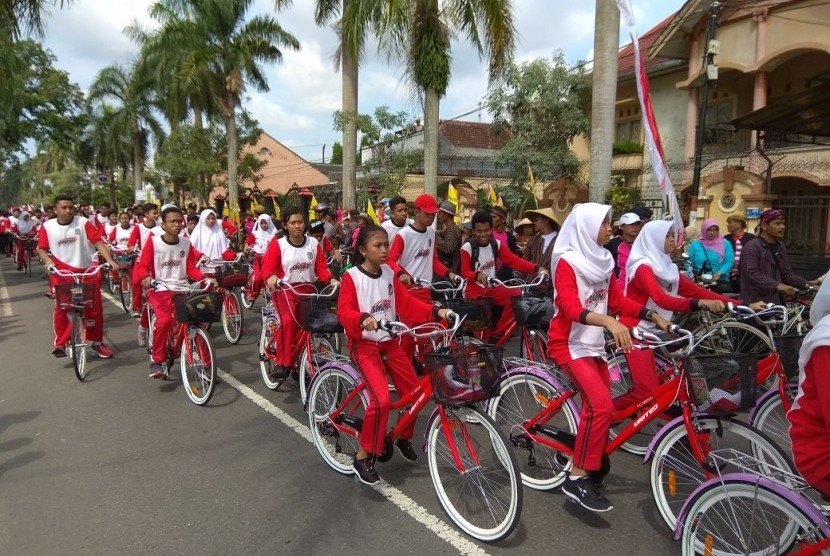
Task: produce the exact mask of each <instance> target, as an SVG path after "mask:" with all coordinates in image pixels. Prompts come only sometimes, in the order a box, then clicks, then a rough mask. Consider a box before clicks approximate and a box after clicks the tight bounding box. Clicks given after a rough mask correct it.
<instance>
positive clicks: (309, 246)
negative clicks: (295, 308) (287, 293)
mask: <svg viewBox="0 0 830 556" xmlns="http://www.w3.org/2000/svg"><path fill="white" fill-rule="evenodd" d="M278 244H279V248H280V261H281V262H282V271H283V275H284V276H285V281H286V282H288V283H290V284H309V283H313V282H316V281H317V272H316V271H315V269H314V265H315V263H316V259H317V247H318V245H319V244H318V243H317V240H316V239H314V238H313V237H309V236H305V238H304V240H303V244H302V245H300V246H295V245H292V244H291V243H290V242H289V241H288V238H287V237H282V238H280V239H279V240H278Z"/></svg>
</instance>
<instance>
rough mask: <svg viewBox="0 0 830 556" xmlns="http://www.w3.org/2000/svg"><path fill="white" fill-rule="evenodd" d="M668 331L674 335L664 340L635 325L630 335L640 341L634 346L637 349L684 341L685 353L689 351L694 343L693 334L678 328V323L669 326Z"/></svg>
mask: <svg viewBox="0 0 830 556" xmlns="http://www.w3.org/2000/svg"><path fill="white" fill-rule="evenodd" d="M668 332H669V334H672V335H674V336H676V337H675V338H670V339H668V340H665V339H663V338H661V337H660V336H658V335H657V334H652V333H651V332H647V331H645V330H643V329H641V328H636V327H635V328H632V329H631V337H632V338H634V339H635V340H637V341H639V342H640V345H638V346H635V347H637V348H638V349H653V348H658V347H664V346H669V345H672V344H677V343H680V342H686V344H687V346H688V347H687V349H686V350H685V351H686V353H691V351H692V349H693V348H694V344H695V335H694V334H693V333H692V332H691V331H689V330H686V329H684V328H680V327H679V326H678V325H676V324H673V325H671V326H670V327H669V330H668Z"/></svg>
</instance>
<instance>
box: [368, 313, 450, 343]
mask: <svg viewBox="0 0 830 556" xmlns="http://www.w3.org/2000/svg"><path fill="white" fill-rule="evenodd" d="M447 320H454V321H455V324H454V325H453V326H452V328H443V327H441V328H437V329H436V328H435V326H436V324H434V323H427V324H419V325H417V326H412V327H410V326H407V325H406V324H404V323H402V322H399V321H396V320H387V319H381V320H380V321H379V322H378V328H379V329H381V330H384V331H386V332H388V333H389V334H390V335H392V336H395V335H398V334H409V335H410V336H412V337H413V338H432V337H435V336H441V335H443V336H447V335H450V336H451V335H453V334H455V333H456V332H457V331H458V328H459V327H460V326H461V323H462V322H463V321H464V318H463V317H461V316H459V315H458V314H457V313H455V312H453V311H448V312H447ZM426 328H428V329H429V331H428V332H419V330H422V329H426Z"/></svg>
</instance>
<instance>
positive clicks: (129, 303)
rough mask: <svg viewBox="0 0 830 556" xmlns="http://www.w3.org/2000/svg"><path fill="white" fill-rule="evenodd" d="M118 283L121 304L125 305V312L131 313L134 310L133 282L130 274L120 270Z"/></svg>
mask: <svg viewBox="0 0 830 556" xmlns="http://www.w3.org/2000/svg"><path fill="white" fill-rule="evenodd" d="M118 284H119V285H118V289H119V292H118V293H119V294H120V296H121V306H122V307H124V312H125V313H127V314H129V313H131V312H132V310H133V284H132V282H131V281H130V275H129V274H127V273H126V272H119V276H118Z"/></svg>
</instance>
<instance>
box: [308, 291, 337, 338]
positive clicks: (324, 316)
mask: <svg viewBox="0 0 830 556" xmlns="http://www.w3.org/2000/svg"><path fill="white" fill-rule="evenodd" d="M297 321H298V322H299V323H300V328H302V329H303V330H306V331H308V332H314V333H316V334H335V333H337V332H343V326H341V324H340V319H338V318H337V297H336V296H333V297H301V298H300V300H299V302H298V303H297Z"/></svg>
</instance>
